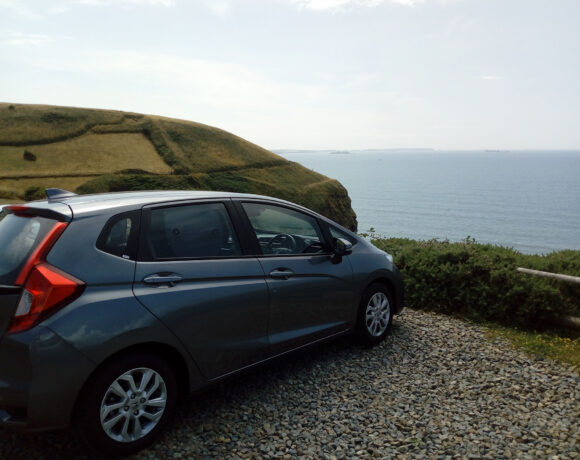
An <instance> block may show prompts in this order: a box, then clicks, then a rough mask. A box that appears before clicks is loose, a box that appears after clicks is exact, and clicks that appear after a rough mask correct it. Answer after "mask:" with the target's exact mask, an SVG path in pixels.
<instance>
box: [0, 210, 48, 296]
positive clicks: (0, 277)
mask: <svg viewBox="0 0 580 460" xmlns="http://www.w3.org/2000/svg"><path fill="white" fill-rule="evenodd" d="M53 224H54V221H53V220H50V219H45V218H43V217H24V216H19V215H16V214H6V213H5V212H0V285H11V284H13V283H14V282H15V281H16V278H17V277H18V274H19V273H20V270H21V269H22V267H23V266H24V264H25V263H26V260H27V259H28V257H29V256H30V254H31V253H32V251H34V249H35V248H36V247H37V246H38V245H39V244H40V242H41V241H42V239H43V238H44V237H45V236H46V234H47V233H48V231H49V230H50V229H51V228H52V226H53Z"/></svg>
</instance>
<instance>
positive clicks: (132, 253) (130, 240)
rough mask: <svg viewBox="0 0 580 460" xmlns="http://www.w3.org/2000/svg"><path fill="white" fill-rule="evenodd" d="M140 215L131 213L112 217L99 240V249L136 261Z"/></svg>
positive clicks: (135, 212) (136, 212) (134, 212)
mask: <svg viewBox="0 0 580 460" xmlns="http://www.w3.org/2000/svg"><path fill="white" fill-rule="evenodd" d="M139 214H140V212H139V211H131V212H127V213H123V214H119V215H116V216H114V217H111V219H109V221H108V222H107V223H106V224H105V227H104V228H103V231H102V232H101V235H100V236H99V239H98V240H97V248H98V249H100V250H101V251H104V252H108V253H109V254H113V255H114V256H117V257H122V258H123V259H133V260H134V259H135V258H136V256H137V241H138V237H139V236H138V234H139V231H138V230H139V229H138V227H139Z"/></svg>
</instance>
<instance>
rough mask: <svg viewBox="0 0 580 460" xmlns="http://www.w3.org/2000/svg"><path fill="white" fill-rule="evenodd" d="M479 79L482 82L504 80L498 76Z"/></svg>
mask: <svg viewBox="0 0 580 460" xmlns="http://www.w3.org/2000/svg"><path fill="white" fill-rule="evenodd" d="M479 79H480V80H488V81H497V80H503V77H500V76H498V75H480V76H479Z"/></svg>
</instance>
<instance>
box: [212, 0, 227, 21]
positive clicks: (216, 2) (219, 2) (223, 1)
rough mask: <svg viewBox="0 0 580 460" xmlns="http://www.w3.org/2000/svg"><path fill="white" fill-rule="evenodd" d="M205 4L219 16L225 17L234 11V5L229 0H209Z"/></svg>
mask: <svg viewBox="0 0 580 460" xmlns="http://www.w3.org/2000/svg"><path fill="white" fill-rule="evenodd" d="M205 4H206V6H207V7H208V8H209V9H210V11H211V12H212V13H213V14H215V15H216V16H217V17H219V18H225V17H226V16H228V15H229V14H230V13H231V11H232V6H231V4H230V3H229V2H228V1H227V0H208V1H206V2H205Z"/></svg>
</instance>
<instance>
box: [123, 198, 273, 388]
mask: <svg viewBox="0 0 580 460" xmlns="http://www.w3.org/2000/svg"><path fill="white" fill-rule="evenodd" d="M228 209H229V210H228ZM230 212H231V202H229V201H224V202H221V201H214V202H203V203H186V204H182V203H179V204H172V205H163V206H152V207H146V208H144V209H143V218H142V222H143V226H142V230H141V238H140V254H139V260H138V262H137V266H136V273H135V283H134V293H135V296H136V297H137V299H139V301H140V302H141V303H142V304H143V305H144V306H145V307H146V308H148V309H149V310H150V311H151V312H153V314H155V315H156V316H157V317H158V318H159V319H160V320H161V321H163V322H164V323H165V324H166V325H167V326H168V327H169V329H171V330H172V331H173V333H174V334H176V335H177V337H178V338H179V339H180V340H181V341H182V342H183V344H184V345H185V346H186V348H187V349H188V350H189V352H190V353H191V355H192V357H193V358H194V360H195V362H196V363H197V365H198V367H199V368H200V371H201V372H202V373H203V374H204V375H205V376H206V377H207V378H208V379H212V378H216V377H219V376H221V375H223V374H227V373H229V372H232V371H234V370H236V369H239V368H241V367H244V366H246V365H249V364H252V363H254V362H256V361H259V360H261V359H263V358H265V357H266V354H267V349H268V337H267V321H268V316H267V309H268V294H267V286H266V283H265V280H264V274H263V270H262V267H261V265H260V263H259V262H258V260H257V259H256V258H255V257H252V256H247V255H245V254H244V251H243V250H242V244H241V242H240V239H239V237H238V234H237V233H236V231H235V227H234V225H233V222H232V219H231V218H230V215H231V214H230ZM234 215H235V214H234Z"/></svg>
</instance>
